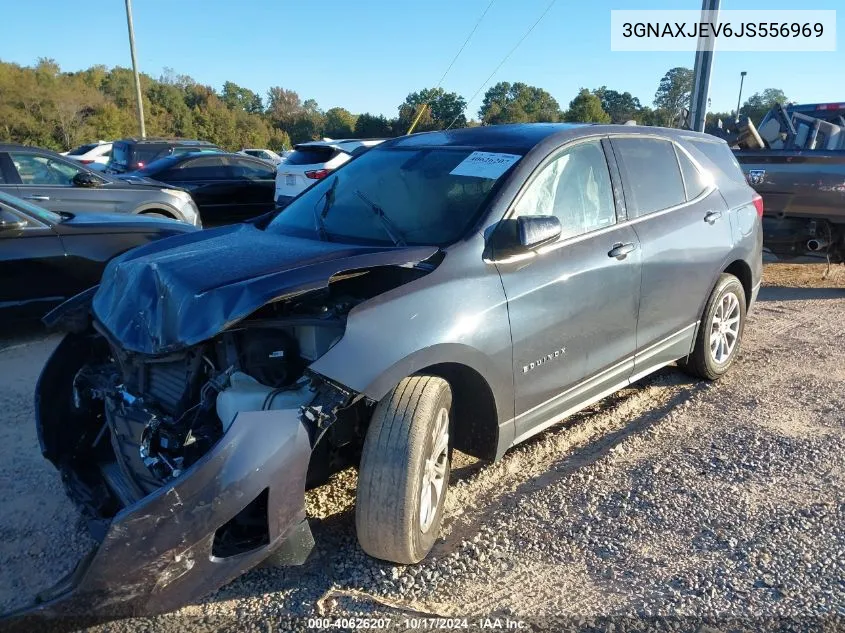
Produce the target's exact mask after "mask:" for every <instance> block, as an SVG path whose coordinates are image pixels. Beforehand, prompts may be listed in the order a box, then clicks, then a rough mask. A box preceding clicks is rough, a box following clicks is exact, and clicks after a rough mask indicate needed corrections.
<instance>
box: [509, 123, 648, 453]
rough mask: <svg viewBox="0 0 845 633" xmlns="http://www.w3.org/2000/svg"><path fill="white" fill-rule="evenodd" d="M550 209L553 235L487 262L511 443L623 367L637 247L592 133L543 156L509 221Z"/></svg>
mask: <svg viewBox="0 0 845 633" xmlns="http://www.w3.org/2000/svg"><path fill="white" fill-rule="evenodd" d="M521 215H556V216H557V217H558V218H559V219H560V222H561V224H562V226H563V233H562V234H561V236H560V238H559V239H558V241H557V242H555V243H553V244H551V245H548V246H544V247H542V248H541V249H539V251H537V252H536V253H535V254H534V255H533V256H529V257H528V258H525V257H519V256H517V257H514V258H513V260H512V261H508V260H504V261H499V262H497V266H498V269H499V272H500V274H501V277H502V283H503V285H504V289H505V294H506V296H507V300H508V313H509V315H510V322H511V337H512V341H513V372H514V389H515V394H516V395H515V398H516V401H515V413H516V426H515V435H516V441H520V440H522V439H524V438H526V437H528V436H529V435H531V434H533V433H535V432H537V431H538V430H540V429H541V428H544V427H545V426H548V425H549V424H552V423H553V422H555V421H557V420H559V419H561V418H562V417H564V416H565V415H568V413H569V412H571V411H572V410H575V409H577V408H580V407H581V406H583V405H584V404H585V403H587V402H588V401H591V400H595V399H597V398H598V397H600V396H601V395H603V394H604V393H606V392H609V391H612V390H615V389H616V388H618V387H620V386H622V385H624V384H625V382H626V381H627V379H628V377H629V376H630V374H631V371H632V369H633V353H634V350H635V346H636V325H637V309H638V305H637V304H638V300H639V288H640V274H641V270H640V268H641V267H640V248H639V242H638V240H637V236H636V234H635V233H634V231H633V229H631V227H630V226H628V225H627V224H618V221H619V220H621V219H624V218H617V213H616V204H615V200H614V194H613V186H612V185H611V178H610V173H609V169H608V163H607V158H606V156H605V153H604V150H603V147H602V144H601V141H600V140H599V139H594V140H587V141H582V142H578V143H576V144H574V145H569V146H567V147H565V148H563V149H561V150H559V151H558V152H557V153H555V154H553V155H551V156H550V157H549V159H548V160H547V161H546V163H545V164H544V166H542V167H540V168H539V169H538V170H537V171H536V172H535V173H534V175H533V176H532V180H531V182H530V183H529V184H528V186H527V187H526V188H525V189H524V190H523V192H522V193H521V194H520V197H519V198H518V200H517V202H516V204H515V206H514V208H513V211H512V212H511V216H510V217H511V218H515V217H519V216H521Z"/></svg>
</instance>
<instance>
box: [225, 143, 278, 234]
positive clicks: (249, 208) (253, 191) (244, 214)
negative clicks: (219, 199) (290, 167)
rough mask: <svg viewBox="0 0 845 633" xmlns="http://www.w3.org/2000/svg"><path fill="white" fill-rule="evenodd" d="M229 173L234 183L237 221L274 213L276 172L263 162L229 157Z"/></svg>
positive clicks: (234, 212)
mask: <svg viewBox="0 0 845 633" xmlns="http://www.w3.org/2000/svg"><path fill="white" fill-rule="evenodd" d="M228 172H229V174H230V177H231V178H232V182H233V187H234V191H233V195H234V196H235V200H236V202H237V204H236V205H235V206H234V207H233V214H234V215H235V218H234V219H236V220H247V219H249V218H254V217H255V216H257V215H261V214H262V213H266V212H267V211H272V210H273V207H274V206H275V199H274V196H273V194H274V191H275V188H276V170H275V169H274V168H273V166H272V165H270V164H269V163H267V162H266V161H263V160H258V159H250V158H240V157H234V156H230V157H229V167H228Z"/></svg>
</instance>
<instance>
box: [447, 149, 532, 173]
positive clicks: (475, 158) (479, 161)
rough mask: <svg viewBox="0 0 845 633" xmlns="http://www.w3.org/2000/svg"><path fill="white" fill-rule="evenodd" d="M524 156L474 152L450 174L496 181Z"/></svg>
mask: <svg viewBox="0 0 845 633" xmlns="http://www.w3.org/2000/svg"><path fill="white" fill-rule="evenodd" d="M520 158H522V156H519V155H518V154H499V153H497V152H473V153H472V154H470V155H469V156H467V157H466V158H465V159H463V160H462V161H461V162H460V163H458V166H457V167H455V168H454V169H453V170H452V171H450V172H449V174H450V175H452V176H474V177H476V178H490V179H491V180H496V178H498V177H499V176H501V175H502V174H504V173H505V172H506V171H507V170H508V168H509V167H510V166H511V165H513V164H514V163H515V162H516V161H518V160H519V159H520Z"/></svg>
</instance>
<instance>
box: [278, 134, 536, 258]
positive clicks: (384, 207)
mask: <svg viewBox="0 0 845 633" xmlns="http://www.w3.org/2000/svg"><path fill="white" fill-rule="evenodd" d="M488 156H489V157H494V158H493V159H492V160H495V157H498V159H499V165H498V166H496V167H493V168H491V167H490V166H489V165H480V164H479V163H478V159H479V157H488ZM520 158H522V157H521V156H518V155H515V154H487V153H482V152H476V151H473V149H471V148H450V147H407V148H405V147H403V148H398V147H395V148H394V147H388V148H381V147H379V148H374V149H373V150H371V151H369V152H367V153H366V154H364V155H362V156H361V157H360V158H357V159H355V160H353V161H351V162H350V163H349V164H348V165H345V166H344V167H343V168H342V169H340V170H338V171H337V172H335V173H333V174H331V175H329V176H328V177H326V178H324V179H323V180H321V181H319V182H318V183H317V184H316V185H314V186H313V187H311V188H310V189H308V190H307V191H305V192H304V193H303V194H302V195H300V196H299V197H298V198H296V199H295V200H294V201H293V202H291V203H290V204H289V205H288V206H287V207H285V209H284V211H283V212H281V213H279V215H277V216H276V217H275V218H274V219H273V221H272V222H271V223H270V224H269V225H268V227H267V229H266V230H267V231H270V232H276V233H282V234H286V235H295V236H300V237H303V236H305V237H312V236H314V237H319V236H321V235H322V236H323V237H324V238H326V239H329V240H332V241H339V242H344V241H345V242H351V243H377V244H388V245H394V244H398V243H406V244H425V245H437V246H445V245H447V244H451V243H452V242H455V241H457V240H458V239H460V238H461V237H462V236H463V235H464V233H465V232H466V231H467V230H468V229H469V227H470V225H471V224H472V223H473V222H474V221H475V220H476V218H477V217H478V214H479V213H480V212H481V210H482V209H483V207H484V204H485V202H486V200H487V197H488V195H489V194H490V191H491V189H492V188H493V186H494V185H495V184H496V181H497V180H499V179H501V177H502V176H503V175H504V174H505V173H506V172H507V171H509V170H510V169H511V168H512V167H513V165H515V164H516V163H517V162H518V161H519V159H520Z"/></svg>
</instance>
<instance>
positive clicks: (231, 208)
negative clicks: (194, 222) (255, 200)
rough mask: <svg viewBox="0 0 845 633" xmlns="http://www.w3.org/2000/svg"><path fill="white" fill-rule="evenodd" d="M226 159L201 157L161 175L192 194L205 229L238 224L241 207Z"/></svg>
mask: <svg viewBox="0 0 845 633" xmlns="http://www.w3.org/2000/svg"><path fill="white" fill-rule="evenodd" d="M228 167H229V161H228V158H227V157H226V156H221V155H216V154H210V155H206V156H201V155H198V156H196V157H195V158H191V159H188V160H185V161H184V162H181V163H179V164H178V165H177V166H175V167H172V168H171V169H169V170H167V171H166V172H164V173H162V174H159V175H158V178H160V179H161V180H162V181H163V182H167V183H170V184H172V185H176V186H177V187H182V188H184V189H187V190H188V191H190V192H191V196H192V197H193V199H194V202H195V203H196V205H197V207H198V208H199V211H200V217H201V218H202V223H203V225H204V226H213V225H215V224H225V223H226V222H231V221H234V219H235V218H237V215H238V212H237V209H236V207H237V206H238V204H239V201H238V196H237V190H236V187H235V183H234V181H233V179H232V174H231V173H230V171H229V169H228Z"/></svg>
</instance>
